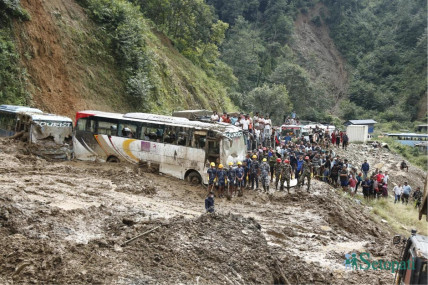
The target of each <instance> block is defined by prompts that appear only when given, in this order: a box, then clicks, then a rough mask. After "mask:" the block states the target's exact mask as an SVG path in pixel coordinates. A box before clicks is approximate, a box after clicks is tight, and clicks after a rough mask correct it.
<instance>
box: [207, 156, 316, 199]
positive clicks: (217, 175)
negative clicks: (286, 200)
mask: <svg viewBox="0 0 428 285" xmlns="http://www.w3.org/2000/svg"><path fill="white" fill-rule="evenodd" d="M268 159H270V160H271V159H275V158H274V157H264V158H262V159H261V163H260V162H259V160H258V156H257V155H256V154H253V155H252V156H251V159H250V158H249V157H248V158H247V159H246V160H245V161H244V164H245V165H243V164H242V162H241V161H238V163H237V166H238V167H236V168H235V167H234V165H233V163H232V162H229V168H228V169H226V168H224V166H223V164H219V165H218V166H217V167H216V164H215V163H214V162H211V167H210V168H209V169H208V171H207V173H208V191H209V192H211V191H214V190H215V188H216V186H217V188H218V197H220V198H221V197H224V194H225V191H226V190H227V191H226V192H227V193H226V195H228V197H231V196H234V195H236V193H237V194H238V196H241V195H242V194H243V189H244V188H245V187H247V188H250V189H253V190H255V189H259V180H260V181H261V183H262V186H263V191H265V192H269V185H270V183H273V177H274V176H275V190H278V183H279V184H280V187H279V190H280V191H283V190H284V184H285V182H286V183H287V187H286V188H287V191H288V193H290V180H291V177H292V174H293V169H292V167H291V165H290V161H289V160H288V159H284V160H282V159H281V158H279V157H277V158H276V163H275V164H273V167H272V165H271V166H270V165H269V164H268ZM312 171H313V167H312V163H311V162H310V159H309V157H308V156H306V157H305V160H304V162H303V165H302V168H301V171H300V175H299V179H298V183H297V187H298V188H299V187H300V186H303V184H304V179H305V178H307V181H308V182H307V191H308V192H309V188H310V183H311V176H312ZM254 186H256V188H254Z"/></svg>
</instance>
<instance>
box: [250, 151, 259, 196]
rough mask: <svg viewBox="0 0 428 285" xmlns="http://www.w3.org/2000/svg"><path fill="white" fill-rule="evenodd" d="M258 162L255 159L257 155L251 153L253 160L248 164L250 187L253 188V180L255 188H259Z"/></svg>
mask: <svg viewBox="0 0 428 285" xmlns="http://www.w3.org/2000/svg"><path fill="white" fill-rule="evenodd" d="M259 166H260V164H259V162H258V161H257V155H255V154H254V155H253V160H252V161H251V166H250V181H251V189H253V190H254V182H256V189H257V188H259V175H260V167H259ZM248 184H250V183H248Z"/></svg>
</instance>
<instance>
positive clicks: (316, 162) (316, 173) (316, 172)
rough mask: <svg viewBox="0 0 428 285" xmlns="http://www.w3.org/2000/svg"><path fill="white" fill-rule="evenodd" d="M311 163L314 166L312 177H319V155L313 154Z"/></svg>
mask: <svg viewBox="0 0 428 285" xmlns="http://www.w3.org/2000/svg"><path fill="white" fill-rule="evenodd" d="M312 165H313V168H314V177H315V179H316V178H319V176H320V167H321V159H320V155H319V154H316V155H315V156H314V158H313V159H312Z"/></svg>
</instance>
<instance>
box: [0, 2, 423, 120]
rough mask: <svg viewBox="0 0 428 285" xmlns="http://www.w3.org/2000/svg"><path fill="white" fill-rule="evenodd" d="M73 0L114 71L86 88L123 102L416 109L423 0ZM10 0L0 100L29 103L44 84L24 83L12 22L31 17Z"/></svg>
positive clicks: (394, 112)
mask: <svg viewBox="0 0 428 285" xmlns="http://www.w3.org/2000/svg"><path fill="white" fill-rule="evenodd" d="M75 1H76V2H77V3H78V4H79V5H80V6H81V7H83V8H84V11H85V13H86V14H87V15H88V16H89V18H90V19H91V20H92V21H93V22H94V25H95V27H96V28H95V29H93V30H89V32H93V33H96V35H93V36H94V37H96V38H98V39H101V40H100V41H101V44H102V45H103V51H102V53H103V54H105V51H107V52H109V53H110V55H105V57H106V58H108V57H109V56H110V57H111V58H113V61H114V65H115V68H116V69H117V72H115V73H114V74H113V75H111V76H116V77H115V80H120V81H121V82H122V83H123V89H120V88H119V89H118V90H115V92H112V93H113V94H107V93H108V91H105V90H102V91H101V94H99V96H98V97H100V96H101V97H103V96H104V97H110V98H111V97H112V96H114V97H115V100H116V101H123V102H126V104H123V105H122V104H120V105H121V106H122V107H123V108H125V109H129V110H140V111H152V112H157V113H170V112H171V111H172V110H174V109H183V108H198V107H202V108H212V109H217V110H218V111H223V110H238V109H240V110H243V111H247V112H252V111H262V112H269V113H271V114H272V115H274V118H275V119H276V123H280V121H281V120H282V116H281V115H280V114H283V113H287V112H289V111H290V110H291V109H295V110H296V111H297V113H298V114H299V116H300V117H301V118H304V119H312V120H327V121H332V120H333V118H334V117H340V118H342V119H349V118H363V117H364V118H369V117H370V118H375V119H377V120H379V121H391V120H396V121H403V120H404V121H410V120H415V119H418V118H421V117H425V116H426V79H427V74H426V49H427V44H426V41H427V38H426V33H427V31H426V17H427V14H426V13H427V10H426V1H422V0H417V1H405V0H397V1H388V0H375V1H369V0H363V1H361V0H351V1H348V0H322V1H318V0H227V1H226V0H75ZM75 1H71V2H73V3H74V2H75ZM19 2H20V1H19V0H0V21H1V22H0V23H1V24H2V25H1V28H0V62H1V63H2V64H1V65H0V99H1V101H2V102H1V103H26V102H27V103H31V102H33V101H32V100H31V98H32V96H33V99H34V96H42V94H43V92H44V90H43V88H39V89H37V88H38V87H37V86H36V88H35V90H39V91H40V92H39V93H40V94H33V93H32V92H28V88H26V85H25V78H26V76H27V75H26V70H25V68H23V67H22V64H20V62H22V61H25V60H26V59H27V58H26V57H27V55H26V54H25V53H24V52H22V51H21V54H19V50H18V49H17V47H16V42H17V41H18V40H19V37H21V36H22V33H20V34H17V33H14V32H13V30H14V27H16V26H19V25H20V23H21V22H22V21H24V20H29V21H32V20H31V19H30V17H31V13H32V11H31V10H29V11H25V9H21V8H20V5H19ZM62 2H63V1H62ZM30 7H31V6H30ZM24 8H25V7H24ZM30 9H31V8H30ZM45 9H48V8H47V6H45ZM68 9H70V7H68ZM27 12H28V14H27ZM50 13H51V14H54V15H57V14H55V13H59V12H57V11H52V12H50ZM58 19H59V20H58ZM73 20H76V17H74V18H73ZM77 20H78V19H77ZM55 21H62V24H63V25H65V23H66V21H65V20H64V19H63V18H61V17H59V16H56V18H55ZM59 26H61V25H59ZM83 35H84V36H83V37H91V35H90V34H88V31H85V33H83ZM17 37H18V39H17ZM61 37H67V34H65V35H61ZM82 41H84V39H83V40H82ZM63 48H64V49H66V48H67V47H63ZM104 49H105V50H104ZM337 50H338V51H337ZM91 52H92V53H94V54H96V53H97V51H91ZM23 53H24V54H23ZM327 57H329V58H327ZM26 62H27V66H28V64H31V61H28V60H27V61H26ZM82 64H85V62H82ZM88 64H89V62H88ZM90 64H91V66H92V65H93V64H95V63H94V62H91V63H90ZM342 65H343V66H342ZM100 69H101V70H102V69H103V67H100ZM339 69H340V70H339ZM342 69H343V70H342ZM336 71H338V72H336ZM68 72H71V73H72V71H68ZM101 73H103V74H105V72H101ZM333 73H334V74H333ZM335 73H337V74H335ZM331 74H333V75H332V76H330V75H331ZM95 76H96V75H95ZM108 76H109V75H108V74H107V75H106V78H108ZM30 77H31V74H30ZM89 79H92V81H94V78H92V76H91V77H90V78H89ZM95 79H96V78H95ZM82 81H84V82H86V81H91V80H87V79H85V80H82ZM85 84H86V83H85ZM93 84H94V82H91V83H90V84H86V85H85V86H83V87H82V88H81V90H82V92H86V91H85V90H88V89H89V90H91V89H92V88H93V86H94V85H93ZM91 86H92V87H91ZM338 86H339V87H338ZM33 89H34V88H33ZM33 89H32V90H33ZM79 90H80V89H79ZM97 90H98V89H97ZM120 90H123V91H120ZM88 92H89V91H88ZM97 92H98V93H99V91H97ZM104 92H106V93H104ZM36 93H37V92H36ZM89 93H90V92H89ZM89 93H88V94H89ZM88 96H89V97H90V95H87V96H86V97H88ZM91 96H92V95H91ZM83 97H85V96H83ZM98 97H97V100H98ZM261 99H263V100H262V101H263V102H259V101H260V100H261ZM266 99H268V100H266ZM36 101H37V100H36ZM110 101H112V102H113V101H114V100H108V101H106V102H110ZM258 102H259V103H260V104H258ZM70 107H71V108H72V107H73V106H70ZM112 109H114V107H112Z"/></svg>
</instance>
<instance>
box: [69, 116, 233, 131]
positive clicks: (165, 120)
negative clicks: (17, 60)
mask: <svg viewBox="0 0 428 285" xmlns="http://www.w3.org/2000/svg"><path fill="white" fill-rule="evenodd" d="M81 114H86V115H89V116H96V117H107V118H113V119H122V120H131V121H146V122H156V123H160V124H174V125H181V126H188V127H194V128H198V129H207V130H214V131H219V132H225V133H226V132H229V133H234V132H239V131H241V128H238V127H236V126H233V125H230V124H226V123H206V122H200V121H191V120H189V119H186V118H181V117H172V116H165V115H157V114H149V113H126V114H119V113H110V112H102V111H93V110H85V111H80V112H77V116H76V120H78V118H81V117H83V116H81Z"/></svg>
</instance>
